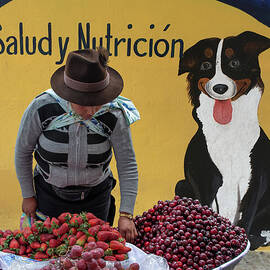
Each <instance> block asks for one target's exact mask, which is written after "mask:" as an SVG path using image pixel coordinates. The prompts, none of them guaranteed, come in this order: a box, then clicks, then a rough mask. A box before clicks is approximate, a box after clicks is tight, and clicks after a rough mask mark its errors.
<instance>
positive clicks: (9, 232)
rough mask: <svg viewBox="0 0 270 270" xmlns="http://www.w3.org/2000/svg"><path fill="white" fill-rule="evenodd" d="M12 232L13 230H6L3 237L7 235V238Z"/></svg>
mask: <svg viewBox="0 0 270 270" xmlns="http://www.w3.org/2000/svg"><path fill="white" fill-rule="evenodd" d="M11 234H12V231H11V230H5V231H4V232H3V237H5V238H7V237H8V236H9V235H11Z"/></svg>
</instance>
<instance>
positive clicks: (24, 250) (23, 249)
mask: <svg viewBox="0 0 270 270" xmlns="http://www.w3.org/2000/svg"><path fill="white" fill-rule="evenodd" d="M25 253H26V246H20V250H19V253H18V254H19V255H20V256H22V255H24V254H25Z"/></svg>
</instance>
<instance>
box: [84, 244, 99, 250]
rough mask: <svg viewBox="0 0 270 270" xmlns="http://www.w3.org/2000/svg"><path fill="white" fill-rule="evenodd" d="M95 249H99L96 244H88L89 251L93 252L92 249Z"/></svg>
mask: <svg viewBox="0 0 270 270" xmlns="http://www.w3.org/2000/svg"><path fill="white" fill-rule="evenodd" d="M95 248H97V245H96V243H95V242H89V243H88V244H87V248H86V249H87V250H92V249H95Z"/></svg>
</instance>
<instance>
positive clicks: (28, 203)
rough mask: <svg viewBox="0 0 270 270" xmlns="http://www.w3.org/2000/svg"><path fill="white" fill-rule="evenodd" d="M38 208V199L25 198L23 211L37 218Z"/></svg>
mask: <svg viewBox="0 0 270 270" xmlns="http://www.w3.org/2000/svg"><path fill="white" fill-rule="evenodd" d="M36 209H37V200H36V198H35V197H31V198H23V202H22V211H23V212H24V213H25V214H26V215H27V216H28V217H32V218H35V217H36Z"/></svg>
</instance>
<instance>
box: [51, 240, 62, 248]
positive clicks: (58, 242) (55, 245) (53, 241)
mask: <svg viewBox="0 0 270 270" xmlns="http://www.w3.org/2000/svg"><path fill="white" fill-rule="evenodd" d="M59 244H60V241H59V240H58V239H50V241H49V247H50V248H55V247H58V246H59Z"/></svg>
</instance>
